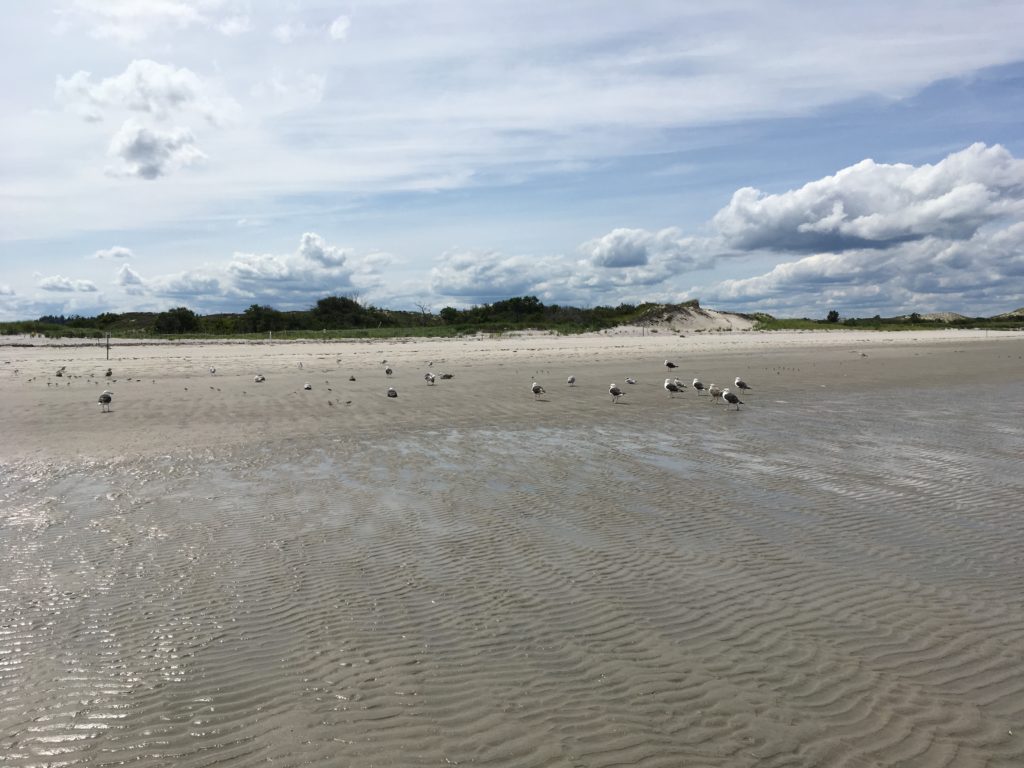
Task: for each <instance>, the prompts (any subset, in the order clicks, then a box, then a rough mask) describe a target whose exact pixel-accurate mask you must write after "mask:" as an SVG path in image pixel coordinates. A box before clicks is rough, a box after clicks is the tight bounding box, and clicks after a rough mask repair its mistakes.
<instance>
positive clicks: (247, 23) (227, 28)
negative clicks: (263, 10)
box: [217, 16, 252, 37]
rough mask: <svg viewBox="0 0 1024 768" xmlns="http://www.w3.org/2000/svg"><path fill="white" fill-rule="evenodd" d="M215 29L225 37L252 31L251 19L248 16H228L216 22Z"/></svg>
mask: <svg viewBox="0 0 1024 768" xmlns="http://www.w3.org/2000/svg"><path fill="white" fill-rule="evenodd" d="M217 31H218V32H220V33H221V34H222V35H226V36H227V37H236V36H238V35H243V34H245V33H246V32H250V31H252V20H251V19H250V18H249V17H248V16H228V17H227V18H225V19H222V20H221V21H220V22H219V23H218V24H217Z"/></svg>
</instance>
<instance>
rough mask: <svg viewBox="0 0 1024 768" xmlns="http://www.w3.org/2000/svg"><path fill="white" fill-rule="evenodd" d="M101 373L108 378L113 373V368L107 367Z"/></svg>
mask: <svg viewBox="0 0 1024 768" xmlns="http://www.w3.org/2000/svg"><path fill="white" fill-rule="evenodd" d="M103 375H104V376H106V377H107V378H110V377H111V376H113V375H114V369H113V368H107V372H106V373H104V374H103Z"/></svg>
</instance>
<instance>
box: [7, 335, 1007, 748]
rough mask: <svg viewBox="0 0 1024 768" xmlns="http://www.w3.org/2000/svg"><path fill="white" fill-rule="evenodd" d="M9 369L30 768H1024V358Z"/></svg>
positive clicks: (174, 348)
mask: <svg viewBox="0 0 1024 768" xmlns="http://www.w3.org/2000/svg"><path fill="white" fill-rule="evenodd" d="M666 357H668V358H671V359H674V360H675V361H676V362H677V363H678V364H679V366H680V367H679V368H678V369H677V370H676V372H675V373H676V374H678V375H679V377H680V378H681V379H683V380H684V381H687V382H689V380H690V379H692V378H693V377H694V376H700V377H701V379H702V381H704V383H705V384H709V383H710V382H712V381H714V382H715V383H718V384H722V385H727V384H729V383H731V381H732V379H733V378H734V377H735V376H742V377H743V378H745V379H746V380H747V381H749V383H750V384H751V385H752V386H753V388H754V389H753V391H752V392H750V393H747V394H744V395H742V397H743V400H744V401H745V405H743V406H742V408H741V409H740V410H739V411H738V412H737V411H736V410H734V409H727V408H725V407H723V406H720V405H715V404H712V403H711V402H710V398H708V397H701V396H698V395H696V394H695V393H694V392H693V390H686V391H685V392H684V393H683V394H682V395H680V396H677V397H676V398H671V399H670V398H669V397H668V396H667V394H666V393H665V391H664V390H663V389H662V388H661V382H662V380H663V379H664V377H665V375H666V374H665V369H664V368H663V366H662V361H663V360H664V359H665V358H666ZM383 360H387V361H388V364H389V365H390V366H391V367H392V368H393V371H394V372H393V375H392V376H391V377H387V376H385V374H384V371H383V368H384V365H383V363H382V361H383ZM429 361H433V365H432V366H430V367H428V365H427V363H428V362H429ZM299 363H302V367H301V368H299ZM108 365H109V366H110V367H111V368H112V374H113V375H112V376H111V377H110V379H109V380H108V379H107V378H106V377H105V376H103V373H104V371H105V370H106V368H107V366H108ZM209 365H215V366H216V368H217V373H216V374H215V375H210V374H209V373H208V372H207V368H208V366H209ZM0 366H2V367H0V395H2V397H3V401H4V403H5V406H4V408H5V412H4V420H3V433H4V440H3V446H2V451H3V453H2V461H3V465H2V470H3V476H4V481H3V486H2V492H3V506H2V509H3V510H4V511H3V512H2V513H0V514H2V518H0V525H2V527H0V531H2V535H3V537H4V549H5V553H6V557H5V558H3V561H2V562H0V589H2V590H3V599H2V601H0V612H2V616H3V622H2V626H3V632H2V634H0V755H2V757H0V764H5V763H6V764H11V765H46V764H54V765H57V764H60V765H71V766H84V765H89V766H93V765H103V766H106V765H121V764H125V763H130V764H133V765H144V766H162V765H168V764H174V765H184V766H201V765H202V766H206V765H214V764H216V765H239V766H248V765H257V764H264V763H268V762H272V763H273V764H275V765H285V766H308V765H309V766H311V765H318V766H319V765H323V766H334V765H392V766H418V765H431V766H434V765H446V764H462V765H468V764H478V765H508V766H524V765H535V766H612V765H645V766H647V765H651V766H654V765H659V766H660V765H664V766H680V765H697V766H897V765H898V766H929V767H930V766H942V765H949V766H1017V765H1020V764H1022V763H1024V743H1022V741H1021V735H1022V734H1024V723H1022V722H1021V721H1022V719H1024V664H1022V662H1024V598H1022V597H1021V595H1024V589H1022V588H1024V567H1022V565H1024V563H1022V559H1024V555H1022V554H1021V553H1022V552H1024V546H1022V545H1024V529H1022V526H1021V524H1020V508H1021V503H1020V499H1021V498H1024V476H1022V474H1021V472H1020V466H1019V465H1020V457H1021V455H1024V421H1022V420H1021V418H1020V413H1021V412H1022V410H1024V409H1022V405H1024V388H1022V387H1021V386H1020V384H1021V378H1022V372H1024V337H1022V336H1020V335H996V334H993V335H992V336H990V337H988V338H986V337H985V336H984V334H979V333H974V334H971V333H964V334H944V335H932V334H918V335H909V334H870V333H867V334H866V333H855V334H781V335H776V334H753V333H752V334H737V335H736V336H735V337H731V336H729V335H727V334H721V335H717V336H700V337H693V336H688V337H687V338H684V339H680V338H675V337H672V338H670V337H663V338H655V337H650V336H647V337H641V338H629V337H626V338H623V337H570V338H566V337H546V336H540V337H516V338H502V339H487V340H479V341H478V340H453V341H446V342H407V343H401V342H392V343H380V342H362V343H352V342H348V343H336V344H279V343H274V344H272V345H227V344H225V345H161V346H125V347H116V348H114V349H112V350H111V360H110V361H109V363H108V362H107V361H106V360H105V350H103V349H102V348H99V347H74V348H71V347H32V348H26V347H0ZM60 366H66V370H65V374H66V375H65V376H62V377H59V378H57V377H55V376H54V375H53V373H54V372H55V371H56V370H57V368H59V367H60ZM15 368H16V369H17V370H18V373H17V374H14V373H13V370H14V369H15ZM426 370H431V371H434V372H435V373H440V372H442V371H449V372H451V373H453V374H454V378H452V379H451V380H448V381H440V380H439V381H438V382H437V384H436V385H435V386H432V387H431V386H427V385H426V383H425V382H424V381H423V378H422V376H423V372H424V371H426ZM256 373H262V374H263V375H265V376H266V381H265V382H264V383H262V384H256V383H254V382H253V376H254V375H255V374H256ZM569 374H573V375H575V376H576V378H577V382H578V383H577V385H576V386H575V387H572V388H570V387H568V386H567V385H566V384H565V378H566V376H568V375H569ZM627 375H633V376H635V377H636V378H637V379H638V384H636V385H635V386H629V385H626V384H625V382H624V379H625V376H627ZM349 376H354V377H355V379H356V380H355V381H354V382H351V381H349V380H348V378H349ZM534 379H536V380H537V381H539V382H541V383H542V384H543V385H544V386H545V387H546V389H547V393H546V395H545V396H544V397H543V398H542V399H541V400H540V401H535V400H534V398H533V395H532V394H531V393H530V392H529V385H530V383H531V381H533V380H534ZM612 381H615V382H616V383H618V384H619V385H620V386H621V387H623V388H624V389H625V390H626V391H627V395H626V397H625V398H624V399H623V401H622V402H621V403H620V404H617V405H612V403H611V398H610V397H609V396H608V394H607V388H608V384H609V383H610V382H612ZM306 382H309V383H310V384H311V385H312V387H313V389H312V390H311V391H308V392H307V391H304V390H303V389H302V386H303V384H304V383H306ZM389 384H390V385H392V386H395V388H396V389H397V390H398V392H399V397H398V398H396V399H389V398H387V397H385V395H384V392H385V389H386V387H387V386H388V385H389ZM104 387H108V388H109V389H111V390H113V391H114V402H113V411H112V412H111V413H109V414H102V413H100V408H99V405H98V404H97V403H96V397H97V395H98V394H99V392H100V391H102V389H103V388H104Z"/></svg>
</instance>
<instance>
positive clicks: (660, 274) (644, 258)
mask: <svg viewBox="0 0 1024 768" xmlns="http://www.w3.org/2000/svg"><path fill="white" fill-rule="evenodd" d="M719 250H720V243H717V242H716V241H714V240H710V239H708V238H698V237H689V236H685V235H684V234H683V233H682V232H681V231H680V230H679V229H676V228H675V227H670V228H667V229H662V230H659V231H657V232H651V231H648V230H645V229H614V230H612V231H611V232H609V233H608V234H606V235H603V236H602V237H598V238H595V239H593V240H589V241H587V242H585V243H583V244H582V245H581V246H580V247H579V253H580V255H581V256H582V257H583V258H582V259H581V260H580V261H578V262H577V263H576V264H575V265H574V266H573V269H572V270H571V273H570V275H569V276H568V277H567V278H566V279H565V281H564V292H565V293H566V294H567V295H571V296H579V297H585V299H586V300H589V301H598V302H613V303H614V302H615V301H621V300H624V299H623V297H630V299H631V300H632V299H633V298H635V297H636V296H638V295H642V294H648V295H649V294H650V293H651V292H655V293H657V294H658V295H659V296H660V295H665V294H666V292H667V293H669V294H671V295H678V290H677V289H676V288H675V286H674V285H673V282H674V280H673V279H674V278H677V277H678V276H679V275H681V274H683V273H686V272H692V271H694V270H699V269H706V268H708V267H710V266H711V265H712V263H713V261H714V257H715V254H716V252H718V251H719Z"/></svg>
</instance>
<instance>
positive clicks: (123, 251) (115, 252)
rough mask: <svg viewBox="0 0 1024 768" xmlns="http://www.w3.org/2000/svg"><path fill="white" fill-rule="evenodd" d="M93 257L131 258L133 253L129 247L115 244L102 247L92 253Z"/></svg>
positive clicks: (133, 255)
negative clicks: (111, 246) (110, 246)
mask: <svg viewBox="0 0 1024 768" xmlns="http://www.w3.org/2000/svg"><path fill="white" fill-rule="evenodd" d="M92 257H93V258H94V259H133V258H135V254H134V253H132V250H131V249H130V248H125V247H124V246H122V245H115V246H114V247H113V248H104V249H103V250H99V251H96V253H94V254H93V255H92Z"/></svg>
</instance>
